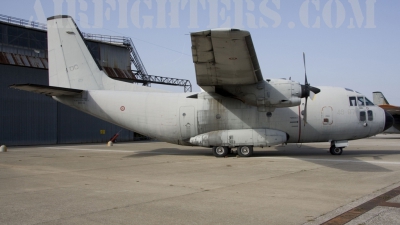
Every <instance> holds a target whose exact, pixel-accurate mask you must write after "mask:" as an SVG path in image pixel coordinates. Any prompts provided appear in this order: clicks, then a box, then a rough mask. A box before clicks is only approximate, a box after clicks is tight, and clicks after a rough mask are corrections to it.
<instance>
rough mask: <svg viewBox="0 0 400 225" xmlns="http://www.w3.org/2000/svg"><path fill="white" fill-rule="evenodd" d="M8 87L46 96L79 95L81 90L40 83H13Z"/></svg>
mask: <svg viewBox="0 0 400 225" xmlns="http://www.w3.org/2000/svg"><path fill="white" fill-rule="evenodd" d="M10 88H14V89H18V90H23V91H29V92H33V93H37V94H44V95H47V96H62V95H64V96H65V95H67V96H74V95H80V94H81V93H82V92H83V90H79V89H72V88H62V87H53V86H47V85H40V84H13V85H10Z"/></svg>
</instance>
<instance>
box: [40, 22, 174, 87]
mask: <svg viewBox="0 0 400 225" xmlns="http://www.w3.org/2000/svg"><path fill="white" fill-rule="evenodd" d="M47 28H48V31H47V35H48V36H47V39H48V55H49V85H50V86H56V87H64V88H74V89H81V90H118V91H140V92H167V91H164V90H158V89H154V88H149V87H144V86H139V85H135V84H131V83H127V82H122V81H117V80H114V79H111V78H109V77H108V76H107V75H106V74H105V73H104V71H103V70H102V68H101V67H100V66H99V65H98V64H97V63H96V61H95V60H94V58H93V56H92V54H91V53H90V52H89V49H88V48H87V46H86V43H85V41H84V39H83V37H82V34H81V32H80V31H79V29H78V27H77V26H76V24H75V22H74V20H73V19H72V18H71V17H70V16H53V17H50V18H48V19H47Z"/></svg>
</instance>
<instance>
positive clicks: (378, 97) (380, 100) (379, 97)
mask: <svg viewBox="0 0 400 225" xmlns="http://www.w3.org/2000/svg"><path fill="white" fill-rule="evenodd" d="M372 95H373V96H372V97H373V101H374V104H375V105H389V102H388V101H387V100H386V98H385V96H383V94H382V92H380V91H376V92H373V93H372Z"/></svg>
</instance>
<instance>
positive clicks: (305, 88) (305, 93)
mask: <svg viewBox="0 0 400 225" xmlns="http://www.w3.org/2000/svg"><path fill="white" fill-rule="evenodd" d="M303 62H304V77H305V81H304V85H301V97H302V98H306V103H305V106H304V115H303V116H304V126H305V125H306V123H307V100H308V97H311V99H313V98H314V95H316V94H318V93H319V92H321V90H320V89H319V88H316V87H313V86H311V85H310V83H308V80H307V68H306V54H304V52H303Z"/></svg>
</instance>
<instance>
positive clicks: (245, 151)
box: [237, 146, 253, 157]
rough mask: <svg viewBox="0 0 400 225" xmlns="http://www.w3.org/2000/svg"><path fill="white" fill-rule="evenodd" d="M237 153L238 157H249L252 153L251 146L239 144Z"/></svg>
mask: <svg viewBox="0 0 400 225" xmlns="http://www.w3.org/2000/svg"><path fill="white" fill-rule="evenodd" d="M237 153H238V155H239V156H240V157H250V156H252V155H253V146H239V147H238V150H237Z"/></svg>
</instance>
